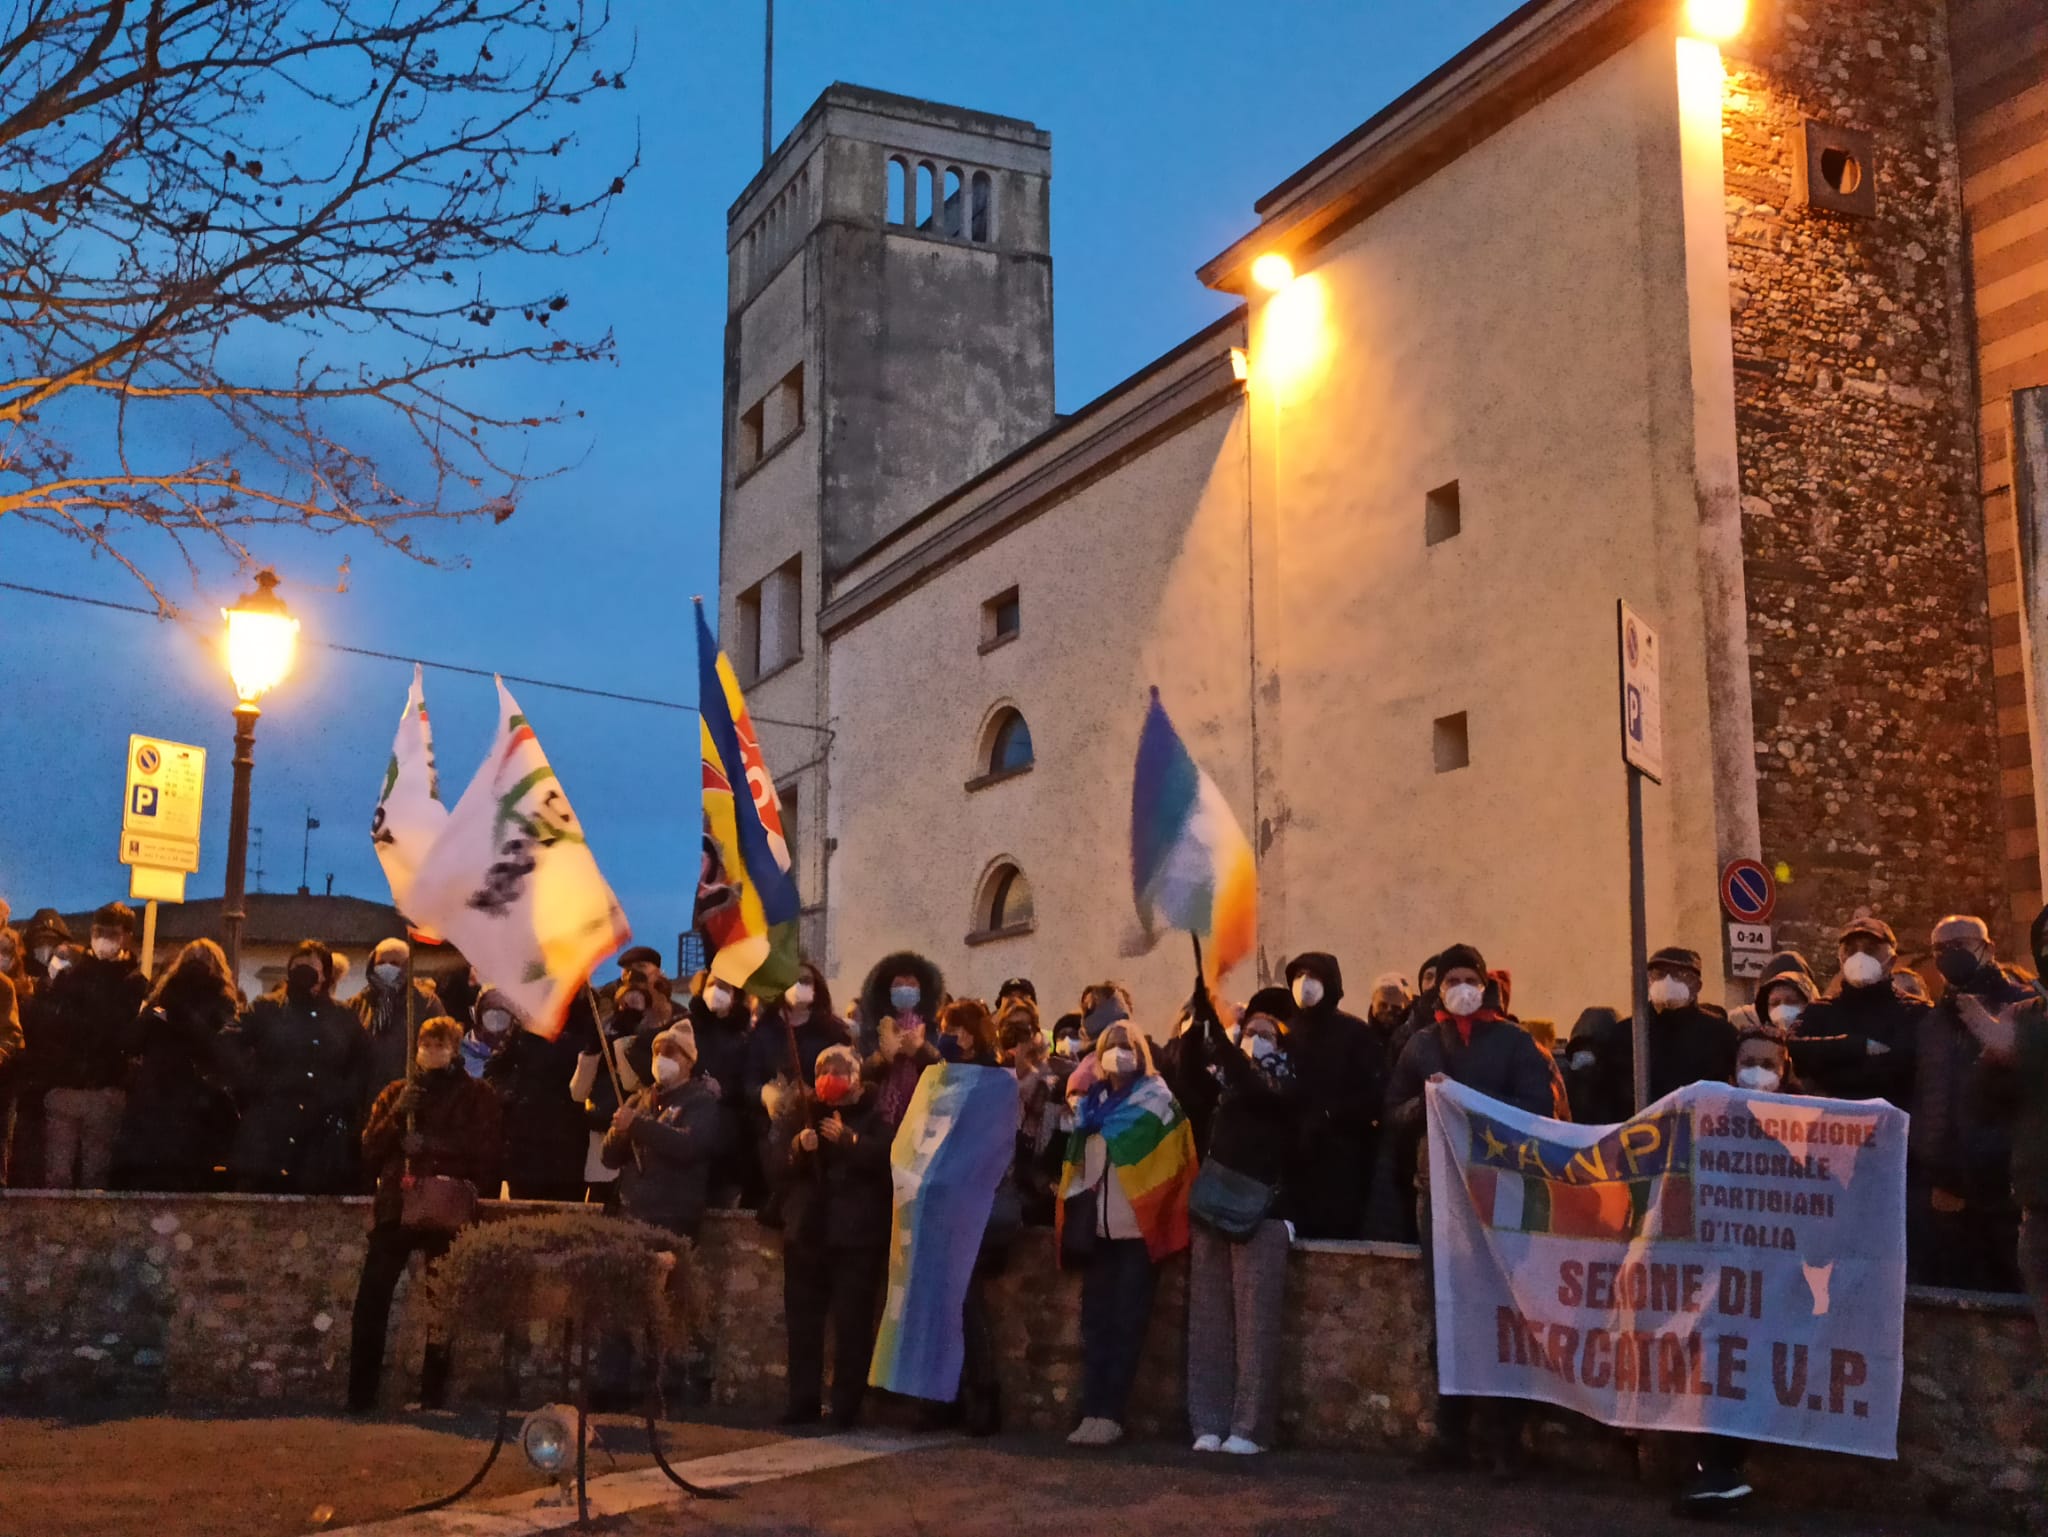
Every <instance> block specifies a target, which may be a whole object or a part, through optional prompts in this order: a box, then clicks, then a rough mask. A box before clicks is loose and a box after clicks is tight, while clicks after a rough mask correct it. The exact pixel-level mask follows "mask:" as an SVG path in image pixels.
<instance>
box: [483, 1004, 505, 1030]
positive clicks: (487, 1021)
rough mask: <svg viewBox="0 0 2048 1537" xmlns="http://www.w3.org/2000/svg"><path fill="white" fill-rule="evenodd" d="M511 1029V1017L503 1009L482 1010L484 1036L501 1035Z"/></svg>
mask: <svg viewBox="0 0 2048 1537" xmlns="http://www.w3.org/2000/svg"><path fill="white" fill-rule="evenodd" d="M511 1028H512V1016H511V1015H510V1014H508V1013H506V1012H505V1011H504V1010H503V1009H485V1010H484V1033H485V1034H486V1035H503V1034H504V1033H505V1032H506V1031H507V1030H510V1029H511Z"/></svg>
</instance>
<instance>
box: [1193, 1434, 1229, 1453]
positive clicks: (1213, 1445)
mask: <svg viewBox="0 0 2048 1537" xmlns="http://www.w3.org/2000/svg"><path fill="white" fill-rule="evenodd" d="M1195 1450H1196V1451H1198V1452H1220V1451H1222V1450H1223V1437H1221V1436H1196V1437H1195Z"/></svg>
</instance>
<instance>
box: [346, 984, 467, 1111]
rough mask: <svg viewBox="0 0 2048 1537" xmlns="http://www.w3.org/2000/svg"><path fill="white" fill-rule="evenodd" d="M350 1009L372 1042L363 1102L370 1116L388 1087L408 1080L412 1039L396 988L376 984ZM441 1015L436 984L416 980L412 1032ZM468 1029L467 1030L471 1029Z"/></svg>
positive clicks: (364, 991)
mask: <svg viewBox="0 0 2048 1537" xmlns="http://www.w3.org/2000/svg"><path fill="white" fill-rule="evenodd" d="M348 1007H349V1012H350V1013H352V1014H354V1015H355V1017H356V1019H357V1021H358V1022H359V1023H360V1024H361V1025H362V1027H363V1034H364V1035H365V1036H367V1037H368V1039H369V1063H370V1065H369V1076H368V1078H367V1079H366V1083H367V1085H368V1086H367V1088H366V1090H365V1092H364V1098H363V1111H364V1113H365V1114H368V1113H369V1109H370V1100H371V1099H373V1098H375V1097H376V1095H377V1094H378V1093H379V1092H380V1091H381V1090H382V1089H383V1087H384V1085H385V1084H387V1083H390V1082H391V1081H392V1080H393V1079H397V1078H403V1077H404V1076H405V1070H406V1064H407V1063H409V1062H410V1061H411V1060H412V1055H411V1053H410V1052H409V1051H408V1050H407V1047H408V1045H409V1044H410V1040H411V1037H410V1036H409V1035H408V1033H407V1027H406V1023H405V1021H404V1019H402V1018H401V1017H400V1016H399V1012H398V989H397V988H395V987H394V988H390V989H388V990H387V989H385V988H381V987H379V986H378V985H377V984H376V983H375V982H374V981H373V982H371V983H369V984H368V985H367V986H365V987H364V988H363V990H362V991H361V992H359V993H357V994H356V995H355V997H353V998H351V999H349V1001H348ZM440 1012H441V995H440V994H439V993H437V992H435V991H434V984H433V983H431V982H427V981H422V980H415V981H414V982H413V984H412V1028H413V1029H418V1028H419V1026H421V1025H424V1024H425V1023H426V1022H427V1021H428V1020H430V1019H433V1018H434V1017H435V1016H437V1015H438V1014H439V1013H440ZM464 1028H465V1029H467V1028H468V1027H467V1025H465V1026H464Z"/></svg>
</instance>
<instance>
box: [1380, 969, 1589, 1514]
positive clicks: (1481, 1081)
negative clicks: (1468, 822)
mask: <svg viewBox="0 0 2048 1537" xmlns="http://www.w3.org/2000/svg"><path fill="white" fill-rule="evenodd" d="M1486 982H1487V970H1486V959H1485V957H1484V956H1482V955H1481V954H1480V953H1479V951H1478V949H1477V948H1476V947H1475V946H1472V945H1466V944H1457V945H1452V946H1451V947H1450V948H1449V949H1448V950H1445V951H1444V952H1443V954H1442V955H1440V956H1439V957H1437V994H1438V998H1439V1003H1438V1007H1437V1011H1436V1018H1435V1020H1434V1022H1433V1023H1432V1024H1431V1025H1430V1026H1428V1027H1427V1028H1425V1029H1422V1030H1418V1031H1417V1032H1416V1033H1415V1034H1414V1036H1412V1037H1411V1038H1410V1039H1409V1042H1408V1045H1407V1046H1406V1047H1405V1048H1404V1049H1403V1051H1402V1053H1401V1060H1400V1061H1399V1062H1398V1063H1397V1064H1395V1067H1394V1075H1393V1079H1392V1081H1391V1082H1390V1083H1389V1085H1388V1088H1387V1120H1388V1122H1389V1124H1391V1125H1393V1126H1394V1127H1396V1128H1397V1129H1398V1130H1404V1131H1407V1130H1413V1131H1419V1130H1420V1128H1421V1127H1422V1125H1423V1124H1424V1121H1425V1119H1426V1111H1425V1109H1424V1101H1423V1088H1424V1086H1425V1085H1426V1084H1429V1083H1431V1082H1434V1081H1436V1080H1438V1079H1442V1078H1448V1079H1451V1080H1453V1081H1454V1082H1457V1083H1461V1084H1464V1085H1465V1086H1466V1087H1467V1088H1471V1089H1476V1090H1478V1091H1479V1092H1480V1093H1481V1094H1485V1095H1488V1096H1490V1097H1492V1098H1494V1099H1497V1100H1501V1101H1503V1102H1504V1103H1506V1104H1509V1105H1513V1106H1514V1107H1515V1108H1516V1109H1517V1110H1521V1111H1525V1112H1527V1113H1528V1114H1530V1115H1541V1116H1547V1115H1549V1114H1550V1113H1551V1111H1552V1109H1553V1108H1554V1107H1555V1101H1554V1098H1553V1094H1552V1088H1551V1077H1550V1072H1551V1068H1550V1063H1549V1061H1548V1060H1547V1059H1546V1058H1545V1056H1544V1053H1543V1048H1542V1047H1540V1046H1538V1045H1537V1044H1536V1042H1535V1041H1534V1040H1532V1039H1531V1038H1530V1037H1529V1035H1528V1033H1527V1032H1526V1031H1524V1030H1523V1029H1522V1028H1521V1027H1520V1026H1519V1025H1517V1024H1515V1023H1514V1022H1513V1021H1511V1020H1509V1019H1507V1018H1505V1017H1504V1016H1502V1015H1501V1014H1500V1013H1499V1012H1498V1011H1497V1010H1494V1009H1491V1008H1488V1007H1487V1006H1486ZM1416 1187H1417V1197H1416V1207H1417V1213H1416V1225H1417V1227H1418V1228H1419V1230H1420V1236H1421V1240H1422V1279H1423V1285H1424V1287H1425V1288H1426V1290H1427V1299H1428V1300H1427V1307H1428V1310H1429V1318H1430V1340H1429V1360H1430V1365H1431V1366H1432V1367H1433V1368H1434V1367H1435V1366H1436V1365H1437V1342H1436V1298H1437V1289H1438V1287H1439V1286H1441V1285H1442V1284H1443V1281H1442V1278H1441V1277H1440V1276H1438V1274H1437V1267H1436V1246H1435V1241H1434V1237H1433V1234H1432V1232H1431V1225H1430V1190H1429V1160H1428V1159H1427V1158H1424V1159H1422V1160H1421V1161H1420V1167H1419V1168H1418V1169H1417V1171H1416ZM1524 1410H1525V1406H1524V1405H1522V1404H1521V1403H1519V1402H1517V1401H1514V1400H1498V1401H1496V1415H1495V1417H1494V1418H1495V1423H1494V1424H1493V1426H1492V1428H1491V1433H1490V1436H1489V1440H1490V1441H1491V1443H1492V1444H1491V1446H1490V1447H1489V1449H1488V1450H1489V1456H1490V1458H1491V1460H1492V1463H1493V1469H1494V1473H1495V1475H1496V1476H1498V1477H1512V1476H1514V1475H1516V1474H1517V1473H1519V1471H1520V1468H1521V1459H1522V1444H1521V1437H1522V1420H1523V1418H1524ZM1472 1421H1473V1400H1471V1399H1469V1398H1460V1397H1452V1396H1444V1397H1440V1398H1439V1399H1438V1401H1437V1416H1436V1437H1435V1440H1434V1441H1433V1442H1432V1443H1431V1444H1430V1447H1429V1449H1428V1450H1427V1451H1426V1452H1425V1453H1424V1454H1423V1457H1422V1466H1423V1467H1424V1468H1425V1469H1428V1470H1433V1471H1434V1470H1453V1469H1463V1468H1466V1467H1468V1466H1470V1464H1471V1460H1472Z"/></svg>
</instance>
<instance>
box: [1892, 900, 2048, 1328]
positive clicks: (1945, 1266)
mask: <svg viewBox="0 0 2048 1537" xmlns="http://www.w3.org/2000/svg"><path fill="white" fill-rule="evenodd" d="M1933 938H1934V964H1935V966H1936V968H1937V969H1938V970H1939V971H1940V972H1941V978H1942V982H1943V983H1944V987H1943V990H1942V995H1941V1001H1940V1002H1939V1003H1937V1004H1936V1005H1935V1006H1934V1007H1933V1009H1931V1010H1930V1011H1928V1012H1927V1013H1926V1014H1923V1015H1922V1016H1921V1018H1920V1028H1919V1031H1918V1034H1917V1038H1916V1040H1915V1042H1914V1051H1913V1055H1914V1075H1913V1092H1912V1095H1911V1103H1910V1104H1909V1105H1908V1106H1907V1109H1908V1110H1909V1111H1910V1112H1911V1114H1912V1117H1913V1121H1912V1126H1911V1128H1910V1130H1909V1131H1908V1134H1907V1139H1906V1277H1907V1279H1908V1280H1909V1281H1913V1282H1915V1283H1917V1284H1919V1285H1923V1286H1947V1287H1955V1288H1959V1289H1961V1290H1965V1291H1997V1292H2013V1291H2019V1290H2021V1288H2022V1283H2021V1278H2020V1273H2019V1211H2018V1208H2017V1207H2016V1206H2015V1205H2014V1203H2013V1199H2012V1133H2011V1128H2010V1126H2009V1125H2007V1124H2005V1123H2004V1122H2003V1121H2001V1120H1998V1119H1995V1118H1992V1117H1987V1116H1986V1115H1985V1114H1984V1107H1983V1106H1982V1105H1981V1104H1979V1103H1978V1102H1977V1099H1976V1096H1975V1095H1974V1094H1973V1092H1972V1090H1973V1084H1974V1080H1975V1077H1976V1070H1977V1062H1978V1059H1979V1057H1981V1056H1982V1055H1983V1047H1982V1046H1981V1045H1980V1043H1979V1042H1978V1039H1977V1035H1976V1032H1975V1031H1973V1030H1971V1029H1970V1027H1969V1023H1968V1017H1967V1016H1966V1013H1965V1007H1964V1001H1965V1000H1966V999H1968V1000H1973V1001H1974V1004H1975V1006H1976V1007H1980V1008H1982V1009H1984V1010H1987V1011H1989V1012H1990V1013H1992V1014H1994V1015H1996V1014H1998V1013H2000V1012H2002V1011H2005V1010H2008V1009H2011V1008H2013V1007H2014V1006H2015V1005H2017V1004H2019V1003H2022V1002H2024V1001H2025V1000H2027V999H2028V998H2030V997H2032V996H2033V992H2032V990H2031V989H2030V988H2028V987H2026V986H2025V985H2024V984H2023V983H2020V982H2017V981H2015V980H2013V979H2012V978H2011V977H2009V976H2007V975H2006V973H2005V970H2004V968H2003V967H2001V966H2000V965H1999V964H1998V955H1997V952H1996V951H1995V950H1994V949H1993V947H1992V943H1991V930H1990V929H1989V927H1988V926H1986V924H1985V922H1984V920H1983V919H1981V918H1976V917H1970V916H1966V915H1963V914H1956V915H1954V916H1951V917H1947V918H1944V919H1942V920H1941V922H1939V923H1938V924H1936V925H1935V926H1934V936H1933ZM1970 1013H1971V1014H1974V1013H1975V1009H1974V1008H1973V1009H1972V1010H1971V1011H1970Z"/></svg>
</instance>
